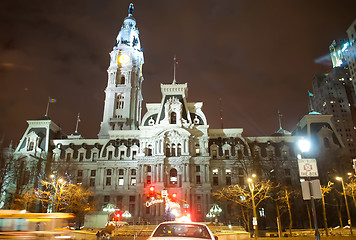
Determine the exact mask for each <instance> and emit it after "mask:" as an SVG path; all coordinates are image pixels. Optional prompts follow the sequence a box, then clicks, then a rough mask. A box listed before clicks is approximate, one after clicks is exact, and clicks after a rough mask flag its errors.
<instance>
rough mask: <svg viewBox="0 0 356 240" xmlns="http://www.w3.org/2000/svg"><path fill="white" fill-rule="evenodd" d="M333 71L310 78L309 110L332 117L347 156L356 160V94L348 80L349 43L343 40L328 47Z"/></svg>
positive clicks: (350, 78) (351, 81) (349, 77)
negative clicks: (311, 87) (311, 93)
mask: <svg viewBox="0 0 356 240" xmlns="http://www.w3.org/2000/svg"><path fill="white" fill-rule="evenodd" d="M329 50H330V56H331V60H332V64H333V68H332V69H331V71H330V72H329V73H326V74H315V75H314V77H313V82H312V86H313V92H314V93H313V96H311V97H312V98H311V106H310V108H311V110H312V111H316V112H319V113H322V114H325V115H332V116H333V117H332V119H331V121H332V122H333V124H334V126H335V128H336V130H337V132H338V135H339V136H340V137H341V139H342V141H343V143H344V145H345V147H346V149H348V151H349V154H350V156H352V157H353V158H355V157H356V143H355V141H356V127H355V126H356V124H355V123H356V106H355V99H356V94H355V91H354V87H353V79H352V77H351V76H350V72H349V69H348V65H349V64H348V63H349V61H350V55H349V53H350V50H349V42H348V41H347V40H345V39H340V40H337V41H333V42H332V44H331V45H330V47H329Z"/></svg>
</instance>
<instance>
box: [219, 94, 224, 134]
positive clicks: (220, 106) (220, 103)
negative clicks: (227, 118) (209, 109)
mask: <svg viewBox="0 0 356 240" xmlns="http://www.w3.org/2000/svg"><path fill="white" fill-rule="evenodd" d="M219 108H220V109H219V111H220V122H221V129H224V119H223V109H222V98H221V97H220V98H219Z"/></svg>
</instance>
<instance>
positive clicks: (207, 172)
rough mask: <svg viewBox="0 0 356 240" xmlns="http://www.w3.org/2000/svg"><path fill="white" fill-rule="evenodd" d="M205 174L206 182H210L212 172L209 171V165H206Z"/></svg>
mask: <svg viewBox="0 0 356 240" xmlns="http://www.w3.org/2000/svg"><path fill="white" fill-rule="evenodd" d="M205 173H206V175H205V176H206V179H205V182H207V183H208V182H209V181H210V170H209V165H208V164H207V165H205Z"/></svg>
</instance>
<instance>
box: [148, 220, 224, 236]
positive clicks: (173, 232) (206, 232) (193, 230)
mask: <svg viewBox="0 0 356 240" xmlns="http://www.w3.org/2000/svg"><path fill="white" fill-rule="evenodd" d="M192 238H194V239H205V240H206V239H210V240H218V237H216V236H214V235H213V233H212V232H211V231H210V229H209V228H208V226H206V225H205V224H203V223H194V222H163V223H161V224H159V225H158V226H157V227H156V229H155V230H154V231H153V232H152V234H151V236H150V237H149V238H148V240H162V239H170V240H174V239H175V240H179V239H192Z"/></svg>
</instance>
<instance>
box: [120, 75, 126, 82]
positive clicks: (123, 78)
mask: <svg viewBox="0 0 356 240" xmlns="http://www.w3.org/2000/svg"><path fill="white" fill-rule="evenodd" d="M119 84H125V76H121V78H120V81H119Z"/></svg>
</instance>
